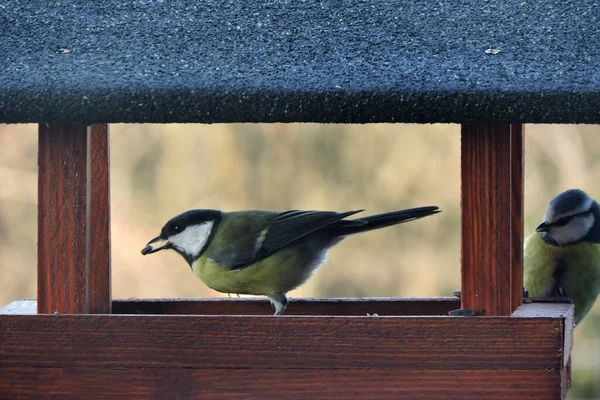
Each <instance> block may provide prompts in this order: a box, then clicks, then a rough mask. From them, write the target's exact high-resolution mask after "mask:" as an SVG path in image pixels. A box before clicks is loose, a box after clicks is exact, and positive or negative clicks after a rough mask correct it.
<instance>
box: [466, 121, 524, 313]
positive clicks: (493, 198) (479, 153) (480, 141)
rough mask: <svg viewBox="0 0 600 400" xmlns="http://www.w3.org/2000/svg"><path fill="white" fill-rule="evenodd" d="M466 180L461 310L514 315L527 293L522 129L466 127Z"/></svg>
mask: <svg viewBox="0 0 600 400" xmlns="http://www.w3.org/2000/svg"><path fill="white" fill-rule="evenodd" d="M461 179H462V191H461V199H462V270H461V272H462V296H461V300H462V308H470V309H474V310H476V312H477V313H478V315H509V314H510V313H512V312H513V311H514V310H515V309H516V308H517V307H518V306H519V304H520V300H521V292H522V275H523V271H522V260H523V141H522V128H521V126H520V125H511V124H475V125H463V126H462V141H461ZM517 292H518V293H517Z"/></svg>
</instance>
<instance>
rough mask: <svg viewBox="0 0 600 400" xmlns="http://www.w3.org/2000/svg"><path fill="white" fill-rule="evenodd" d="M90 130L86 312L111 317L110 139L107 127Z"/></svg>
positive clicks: (95, 126)
mask: <svg viewBox="0 0 600 400" xmlns="http://www.w3.org/2000/svg"><path fill="white" fill-rule="evenodd" d="M89 131H90V132H89V135H90V137H89V140H90V159H89V168H90V169H89V172H88V174H89V180H90V183H89V185H88V190H89V202H90V205H89V210H90V213H89V215H88V218H89V223H88V224H89V225H88V227H89V231H88V238H89V239H88V246H89V304H90V305H89V312H90V313H91V314H110V311H111V277H110V274H111V268H110V258H111V252H110V171H109V169H110V168H109V165H110V136H109V128H108V125H107V124H98V125H91V126H90V128H89Z"/></svg>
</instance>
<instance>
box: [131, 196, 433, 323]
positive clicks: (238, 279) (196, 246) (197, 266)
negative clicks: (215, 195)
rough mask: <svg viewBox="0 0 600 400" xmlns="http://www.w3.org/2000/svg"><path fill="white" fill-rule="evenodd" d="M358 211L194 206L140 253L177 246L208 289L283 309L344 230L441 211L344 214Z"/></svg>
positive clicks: (380, 225) (376, 226) (349, 232)
mask: <svg viewBox="0 0 600 400" xmlns="http://www.w3.org/2000/svg"><path fill="white" fill-rule="evenodd" d="M361 211H363V210H358V211H347V212H342V213H338V212H332V211H299V210H291V211H285V212H280V213H279V212H273V211H237V212H224V211H219V210H190V211H187V212H184V213H183V214H180V215H178V216H176V217H174V218H172V219H171V220H170V221H168V222H167V223H166V224H165V225H164V226H163V228H162V229H161V232H160V235H158V236H157V237H155V238H154V239H152V240H150V241H149V242H148V244H147V245H146V247H144V248H143V249H142V254H143V255H146V254H151V253H155V252H157V251H159V250H164V249H173V250H175V251H176V252H177V253H179V254H181V256H183V258H184V259H185V260H186V261H187V262H188V264H189V265H190V267H191V269H192V271H193V272H194V273H195V274H196V276H197V277H198V278H200V279H201V280H202V281H203V282H204V283H205V284H206V285H207V286H209V287H210V288H212V289H214V290H217V291H219V292H223V293H237V294H253V295H266V296H267V297H268V298H269V300H270V302H271V304H272V305H273V307H274V309H275V315H279V314H281V313H283V311H284V310H285V308H286V306H287V303H288V300H287V297H286V293H287V292H289V291H290V290H293V289H295V288H297V287H298V286H300V285H302V284H303V283H304V282H306V280H307V279H308V278H310V276H311V275H312V274H313V273H314V272H315V271H316V270H317V268H318V267H319V266H320V265H321V264H322V263H323V262H324V261H325V259H326V257H327V251H328V249H329V248H331V247H332V246H334V245H336V244H338V243H339V242H340V241H341V240H343V239H344V238H345V237H346V236H348V235H352V234H355V233H360V232H366V231H370V230H373V229H379V228H383V227H386V226H390V225H395V224H399V223H402V222H408V221H414V220H416V219H419V218H423V217H426V216H429V215H432V214H436V213H438V212H439V210H438V207H434V206H431V207H420V208H412V209H408V210H402V211H394V212H389V213H385V214H378V215H371V216H368V217H364V218H358V219H350V220H348V219H344V218H346V217H349V216H351V215H354V214H357V213H359V212H361ZM159 242H160V244H158V245H156V243H159Z"/></svg>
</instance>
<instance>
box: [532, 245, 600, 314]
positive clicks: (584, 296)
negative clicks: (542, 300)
mask: <svg viewBox="0 0 600 400" xmlns="http://www.w3.org/2000/svg"><path fill="white" fill-rule="evenodd" d="M523 264H524V271H523V273H524V275H523V286H524V287H525V288H526V289H527V291H528V292H529V296H531V297H537V296H552V295H554V293H552V292H553V290H554V288H556V284H557V283H558V285H560V287H561V288H562V289H563V290H564V291H565V292H566V294H567V295H568V296H569V297H570V298H571V299H572V300H573V303H574V304H575V314H576V315H575V319H576V320H578V319H579V318H581V317H582V316H583V315H585V313H587V311H589V309H590V308H591V306H592V305H593V302H594V300H595V299H596V297H597V296H598V293H599V292H600V245H598V244H594V243H588V242H580V243H577V244H574V245H572V246H552V245H549V244H547V243H546V242H544V240H543V239H542V238H541V236H540V235H539V234H537V233H534V234H532V235H530V236H529V237H527V238H526V240H525V251H524V259H523ZM557 268H561V269H562V271H563V272H562V274H556V273H555V271H556V269H557ZM557 278H558V279H559V282H556V280H557Z"/></svg>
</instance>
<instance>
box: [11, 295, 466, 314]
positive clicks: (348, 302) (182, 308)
mask: <svg viewBox="0 0 600 400" xmlns="http://www.w3.org/2000/svg"><path fill="white" fill-rule="evenodd" d="M458 307H460V300H458V299H457V298H455V297H437V298H436V297H434V298H423V299H418V298H361V299H353V298H342V299H335V298H328V299H311V298H302V299H294V298H291V299H290V303H289V305H288V309H287V310H286V313H285V315H347V316H350V315H354V316H366V315H367V314H370V315H373V314H377V315H379V316H390V315H394V316H399V315H405V316H408V315H415V316H416V315H448V312H449V311H451V310H454V309H456V308H458ZM36 312H37V302H36V301H35V300H17V301H14V302H12V303H10V304H8V305H7V306H5V307H3V308H1V309H0V314H19V315H29V314H36ZM112 313H114V314H160V315H165V314H177V315H271V314H272V313H273V309H272V307H271V305H270V304H269V302H268V300H264V299H259V298H246V299H229V298H207V299H142V300H113V301H112Z"/></svg>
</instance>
